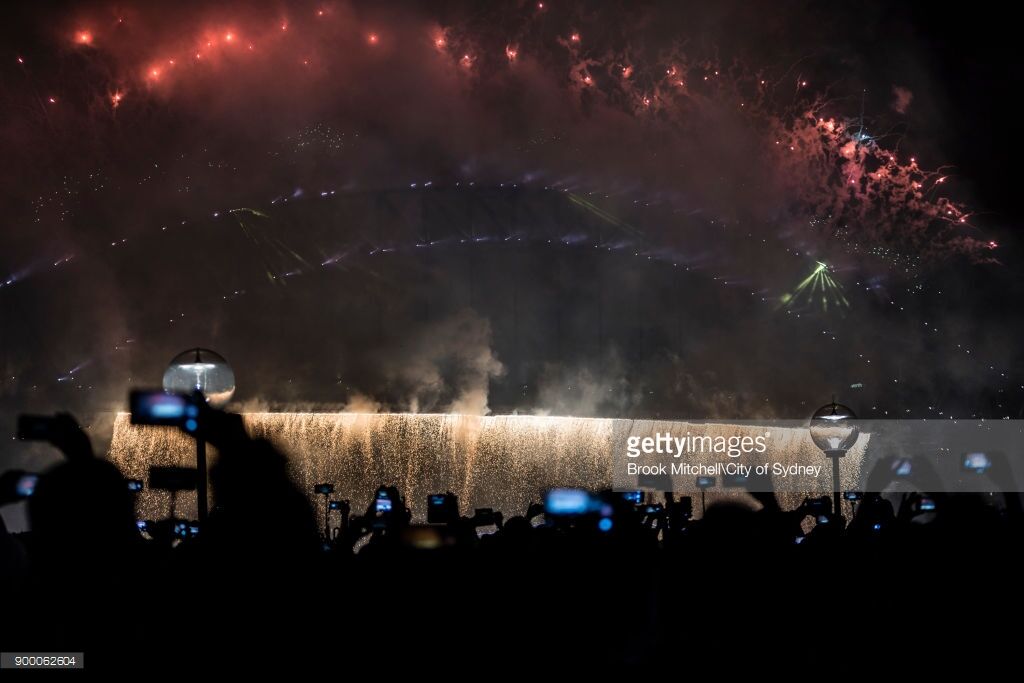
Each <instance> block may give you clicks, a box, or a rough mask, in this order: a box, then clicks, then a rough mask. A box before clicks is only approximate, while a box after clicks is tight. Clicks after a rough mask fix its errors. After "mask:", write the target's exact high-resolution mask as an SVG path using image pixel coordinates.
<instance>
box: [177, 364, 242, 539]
mask: <svg viewBox="0 0 1024 683" xmlns="http://www.w3.org/2000/svg"><path fill="white" fill-rule="evenodd" d="M164 391H166V392H168V393H176V394H194V393H197V392H198V393H199V394H201V395H202V396H203V399H204V400H205V401H206V403H207V404H208V405H209V406H210V407H212V408H221V407H223V406H224V405H226V404H227V402H228V401H230V400H231V397H232V396H233V395H234V393H235V373H234V371H233V370H232V369H231V366H230V365H228V362H227V361H226V360H224V357H223V356H221V355H220V354H218V353H216V352H214V351H210V350H209V349H201V348H198V347H197V348H194V349H189V350H188V351H183V352H182V353H179V354H178V355H177V356H175V357H174V358H173V359H171V362H170V364H169V365H168V366H167V370H166V371H165V372H164ZM196 469H197V470H198V475H199V476H198V480H197V483H196V515H197V517H198V519H199V524H200V528H202V526H203V525H204V524H205V523H206V517H207V513H208V501H207V493H206V489H207V472H206V440H205V439H203V437H202V436H199V435H197V436H196Z"/></svg>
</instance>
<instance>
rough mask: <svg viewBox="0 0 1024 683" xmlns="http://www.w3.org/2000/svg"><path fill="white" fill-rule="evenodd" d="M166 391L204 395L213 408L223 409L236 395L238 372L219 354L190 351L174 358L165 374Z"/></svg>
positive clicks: (206, 351)
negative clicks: (236, 373)
mask: <svg viewBox="0 0 1024 683" xmlns="http://www.w3.org/2000/svg"><path fill="white" fill-rule="evenodd" d="M164 391H166V392H168V393H174V394H191V393H192V392H195V391H199V392H202V394H203V398H205V399H206V402H207V403H208V404H209V405H210V407H212V408H223V407H224V406H225V405H226V404H227V402H228V401H230V400H231V397H232V396H233V395H234V393H235V373H234V371H233V370H232V369H231V366H230V365H228V362H227V361H226V360H224V357H223V356H221V355H220V354H219V353H216V352H214V351H211V350H209V349H200V348H195V349H189V350H188V351H183V352H181V353H179V354H178V355H177V356H175V357H174V358H173V359H171V362H170V364H169V365H168V366H167V370H166V372H164Z"/></svg>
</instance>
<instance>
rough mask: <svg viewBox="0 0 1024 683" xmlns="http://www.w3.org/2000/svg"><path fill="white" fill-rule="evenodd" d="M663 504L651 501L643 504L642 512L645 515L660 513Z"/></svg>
mask: <svg viewBox="0 0 1024 683" xmlns="http://www.w3.org/2000/svg"><path fill="white" fill-rule="evenodd" d="M663 509H664V506H663V505H662V504H661V503H652V504H651V505H646V506H644V514H647V515H660V514H661V511H662V510H663Z"/></svg>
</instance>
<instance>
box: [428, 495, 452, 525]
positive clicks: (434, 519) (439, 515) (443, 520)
mask: <svg viewBox="0 0 1024 683" xmlns="http://www.w3.org/2000/svg"><path fill="white" fill-rule="evenodd" d="M458 518H459V499H458V497H457V496H456V495H455V494H454V493H432V494H430V495H429V496H427V524H449V523H451V522H454V521H456V520H458Z"/></svg>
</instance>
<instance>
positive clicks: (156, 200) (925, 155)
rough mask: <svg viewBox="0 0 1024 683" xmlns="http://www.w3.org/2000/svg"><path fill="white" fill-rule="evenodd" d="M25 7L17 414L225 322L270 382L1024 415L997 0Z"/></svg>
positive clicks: (253, 400)
mask: <svg viewBox="0 0 1024 683" xmlns="http://www.w3.org/2000/svg"><path fill="white" fill-rule="evenodd" d="M712 5H713V6H712ZM0 12H2V13H3V16H0V26H2V28H0V31H2V32H3V41H2V44H3V52H2V54H0V100H2V102H3V105H2V106H3V107H4V112H5V114H4V117H3V120H2V122H0V145H2V148H3V149H4V157H5V164H4V165H3V168H2V169H0V183H2V190H0V208H2V211H3V213H2V215H3V217H4V218H3V224H2V227H0V276H2V279H0V370H3V375H4V376H3V381H2V382H0V411H2V415H3V416H5V417H3V419H4V420H5V421H6V422H7V423H10V424H11V425H13V423H14V415H15V414H16V413H17V412H21V411H25V410H31V411H52V410H55V409H59V408H64V407H66V408H69V409H72V410H74V411H76V412H78V413H80V414H83V415H94V414H99V413H104V412H109V411H113V410H118V409H123V407H124V397H125V396H126V392H127V390H128V388H129V387H130V386H133V385H134V386H137V385H155V384H157V383H158V382H159V377H160V373H161V370H162V368H163V365H164V364H165V363H166V362H167V360H169V359H170V358H171V357H172V356H173V355H175V353H176V352H177V351H180V350H181V349H184V348H188V347H191V346H195V345H203V346H210V347H213V348H216V349H217V350H219V351H220V352H222V353H223V354H224V355H225V356H227V357H228V359H229V360H230V361H231V362H232V364H233V365H234V366H235V369H236V372H237V374H238V377H239V388H238V393H237V396H236V398H237V399H238V401H239V405H240V406H241V407H253V406H257V405H258V406H264V407H267V406H269V407H272V408H275V409H287V408H294V407H296V406H302V407H315V408H321V409H336V408H340V407H343V406H347V408H348V409H390V410H431V411H438V410H458V411H468V412H482V411H487V410H490V411H497V412H511V411H513V410H519V411H529V412H550V413H561V414H580V415H583V414H586V415H616V416H638V417H640V416H661V417H687V416H691V417H705V416H708V417H734V418H751V417H766V416H782V417H802V416H803V415H804V413H806V412H809V411H810V410H813V408H814V407H815V406H814V405H812V404H815V403H820V402H821V401H822V400H827V399H828V398H829V396H830V395H831V394H833V393H836V394H839V395H840V396H842V397H843V398H844V400H846V401H847V402H848V403H850V404H851V405H854V404H855V405H856V408H857V410H858V411H859V412H862V413H863V414H865V415H867V416H871V417H885V416H891V417H892V416H896V415H911V416H916V417H923V416H928V417H937V416H939V415H940V414H941V416H942V417H947V416H949V415H951V414H956V415H964V416H967V415H978V416H985V417H1003V416H1005V415H1010V416H1014V417H1017V416H1019V412H1020V406H1021V402H1020V398H1021V393H1022V392H1021V385H1022V378H1021V375H1020V372H1019V364H1020V360H1021V357H1020V352H1019V350H1018V347H1019V344H1018V339H1019V332H1020V323H1019V318H1018V313H1017V311H1018V309H1019V305H1018V303H1017V300H1018V296H1019V294H1020V291H1021V286H1020V279H1019V276H1018V267H1017V263H1018V261H1019V255H1020V253H1019V252H1020V243H1019V238H1017V236H1016V226H1017V223H1018V220H1019V211H1018V206H1017V204H1018V199H1017V196H1018V194H1019V190H1018V188H1017V187H1016V185H1017V182H1018V181H1017V177H1016V174H1015V173H1014V171H1013V170H1012V169H1013V164H1014V162H1016V160H1017V159H1018V158H1019V156H1020V142H1019V138H1018V136H1017V135H1015V133H1016V129H1017V127H1016V112H1015V111H1014V110H1013V109H1012V108H1011V107H1010V106H1009V102H1011V101H1012V98H1013V95H1014V94H1015V93H1016V92H1018V91H1019V89H1020V85H1021V82H1020V81H1021V75H1020V73H1019V68H1018V65H1017V64H1016V60H1015V59H1014V58H1013V51H1012V50H1011V48H1012V47H1013V46H1014V45H1015V42H1014V40H1015V36H1014V35H1013V33H1014V27H1012V26H1011V25H1010V22H1008V21H1005V20H1004V18H1001V17H1000V14H999V13H998V12H997V11H996V5H995V4H994V3H974V4H972V5H971V6H970V8H969V10H960V11H958V12H957V13H956V14H955V15H954V14H953V13H950V12H949V11H947V10H944V9H941V8H939V7H938V6H936V5H935V4H934V3H923V2H922V3H890V2H869V3H858V4H856V5H845V4H844V5H839V4H837V3H832V2H783V3H771V4H770V5H769V4H767V3H739V2H733V3H707V4H706V5H705V6H701V5H699V4H695V5H688V6H686V7H680V6H679V3H670V2H664V3H659V2H648V3H625V2H623V3H569V2H551V3H545V6H544V8H543V9H541V8H538V7H537V3H519V2H505V3H487V4H486V6H484V5H482V4H481V3H474V2H431V3H422V4H415V3H388V4H387V5H386V6H383V7H382V6H381V5H380V3H324V4H316V3H305V2H296V3H267V4H259V3H257V4H253V3H199V2H175V3H167V4H165V5H161V4H160V3H144V4H143V3H140V4H138V5H134V6H133V5H125V4H121V5H116V6H115V5H110V4H107V3H71V2H62V3H26V4H25V5H24V6H23V7H19V6H18V5H16V4H11V3H8V4H7V5H5V6H4V8H3V10H0ZM321 12H322V14H321ZM19 60H20V61H19ZM862 93H863V94H862ZM51 98H52V100H53V101H51ZM862 102H863V109H864V116H863V118H862V117H861V108H862ZM862 131H863V132H864V134H865V135H866V137H865V139H863V140H860V141H859V143H858V141H857V140H855V139H854V136H855V135H858V134H859V133H860V132H862ZM890 155H892V156H891V158H890ZM915 183H916V184H915ZM286 200H287V201H286ZM961 218H962V219H963V220H962V221H961V220H960V219H961ZM819 261H821V262H824V263H826V264H827V270H826V274H828V275H829V276H830V277H831V278H832V281H833V282H834V283H835V287H836V289H829V290H827V291H824V292H823V291H821V290H818V291H817V292H815V293H814V294H813V295H812V293H811V290H813V289H814V287H816V286H822V285H821V283H820V282H816V283H812V284H810V285H808V286H807V287H805V289H803V290H801V289H800V288H799V284H800V282H801V281H802V280H804V279H805V278H807V277H808V276H809V275H811V274H812V273H813V272H814V270H815V269H816V268H817V267H818V266H817V263H818V262H819ZM8 280H9V281H10V283H9V284H7V281H8ZM839 288H841V290H840V289H839ZM822 298H824V299H825V303H823V302H822ZM826 303H827V304H828V306H826V305H825V304H826ZM968 352H969V353H968ZM869 361H870V362H869ZM854 385H862V386H854ZM96 421H97V424H98V425H101V424H108V421H104V420H101V419H98V418H97V419H96ZM97 428H98V429H101V427H97Z"/></svg>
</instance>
